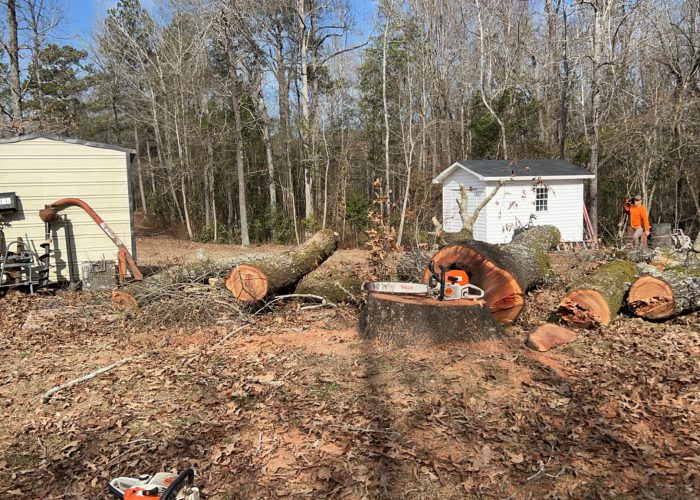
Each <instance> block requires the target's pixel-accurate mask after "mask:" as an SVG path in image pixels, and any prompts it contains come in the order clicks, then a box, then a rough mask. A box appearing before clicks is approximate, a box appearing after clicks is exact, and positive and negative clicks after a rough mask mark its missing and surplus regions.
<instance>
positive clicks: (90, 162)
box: [0, 138, 134, 280]
mask: <svg viewBox="0 0 700 500" xmlns="http://www.w3.org/2000/svg"><path fill="white" fill-rule="evenodd" d="M128 162H129V158H128V153H125V152H121V151H115V150H111V149H104V148H96V147H91V146H85V145H80V144H71V143H66V142H63V141H55V140H51V139H46V138H37V139H32V140H26V141H20V142H15V143H8V144H0V192H6V191H10V192H12V191H14V192H15V193H16V194H17V198H18V200H19V204H20V211H19V212H18V213H16V214H5V220H6V221H7V222H9V223H10V224H11V227H5V236H6V238H7V241H8V242H9V241H12V240H15V239H16V238H17V237H22V238H23V239H25V241H26V240H30V241H32V242H33V243H34V245H36V248H37V250H39V251H40V250H41V249H40V248H39V244H40V243H41V242H43V240H44V223H43V222H42V221H41V219H40V218H39V210H40V209H42V208H44V205H47V204H49V203H52V202H54V201H57V200H59V199H61V198H68V197H71V198H80V199H82V200H84V201H85V202H86V203H87V204H88V205H90V206H91V207H92V208H93V209H94V210H95V211H96V212H97V213H98V214H99V215H100V217H102V218H103V219H104V220H105V222H107V224H109V226H110V227H111V228H112V229H113V230H114V232H115V233H116V234H117V235H118V236H119V238H120V239H121V240H122V241H123V242H124V244H125V245H126V247H127V248H128V249H129V250H130V251H132V252H133V248H134V241H133V238H132V229H133V228H132V223H131V220H132V217H131V215H132V214H131V206H130V199H129V173H128ZM60 214H63V215H66V216H67V217H68V220H69V221H70V224H71V228H72V233H73V238H72V240H71V241H72V243H71V244H72V245H73V247H74V256H73V257H74V262H73V266H74V267H73V268H74V270H75V271H76V272H78V273H80V272H81V266H80V263H82V262H84V261H98V260H102V259H103V258H104V259H106V260H115V259H116V255H117V249H116V247H115V245H114V243H113V242H112V241H111V240H110V239H109V238H108V237H107V236H106V235H105V234H104V233H103V232H102V230H101V229H100V228H99V227H98V226H97V225H96V224H95V223H94V221H93V220H92V219H91V218H90V217H89V216H88V215H87V214H86V213H85V212H84V211H83V210H82V209H80V208H77V207H71V208H67V209H65V210H62V211H61V212H60ZM51 228H52V250H53V252H52V255H51V264H52V265H53V266H54V267H53V269H52V272H51V279H52V280H67V279H68V278H69V274H68V269H69V265H68V262H66V260H67V256H68V252H67V251H66V247H67V241H66V230H65V227H64V224H63V223H62V222H54V223H52V225H51Z"/></svg>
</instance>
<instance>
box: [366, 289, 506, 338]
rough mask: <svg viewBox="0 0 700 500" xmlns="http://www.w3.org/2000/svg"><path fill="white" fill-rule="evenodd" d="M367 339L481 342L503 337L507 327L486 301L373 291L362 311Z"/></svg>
mask: <svg viewBox="0 0 700 500" xmlns="http://www.w3.org/2000/svg"><path fill="white" fill-rule="evenodd" d="M359 329H360V333H361V335H362V337H363V338H365V339H367V340H374V339H376V340H379V341H381V342H389V343H392V344H395V345H397V346H399V347H401V346H406V345H426V344H428V345H429V344H439V343H443V342H452V341H472V342H474V341H481V340H491V339H498V338H501V337H502V334H503V329H502V327H501V326H500V325H499V324H498V322H497V321H496V320H495V319H494V317H493V315H492V314H491V311H490V310H489V307H488V305H487V304H486V302H485V301H484V300H468V299H460V300H435V299H431V298H429V297H422V296H411V295H394V294H388V293H370V294H369V295H368V297H367V303H366V304H365V307H364V308H363V309H362V312H361V314H360V323H359Z"/></svg>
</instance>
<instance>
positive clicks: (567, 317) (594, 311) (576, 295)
mask: <svg viewBox="0 0 700 500" xmlns="http://www.w3.org/2000/svg"><path fill="white" fill-rule="evenodd" d="M557 314H559V316H560V317H561V318H562V319H563V320H564V321H568V322H570V323H574V324H576V325H580V326H587V327H592V326H597V325H608V324H610V320H611V319H612V318H611V317H610V307H609V306H608V303H607V302H606V301H605V299H604V298H603V295H602V294H601V293H600V292H598V291H596V290H590V289H586V288H582V289H579V290H573V291H572V292H570V293H568V294H567V295H566V297H564V298H563V299H562V301H561V303H560V304H559V309H558V310H557Z"/></svg>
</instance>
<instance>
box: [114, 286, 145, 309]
mask: <svg viewBox="0 0 700 500" xmlns="http://www.w3.org/2000/svg"><path fill="white" fill-rule="evenodd" d="M112 305H113V306H114V308H115V309H119V310H120V311H136V310H138V308H139V304H138V302H136V299H135V298H134V296H133V295H131V294H130V293H129V292H125V291H123V290H114V291H113V292H112Z"/></svg>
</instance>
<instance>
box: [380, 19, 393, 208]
mask: <svg viewBox="0 0 700 500" xmlns="http://www.w3.org/2000/svg"><path fill="white" fill-rule="evenodd" d="M390 23H391V13H389V12H387V14H386V22H385V23H384V35H383V36H382V105H383V107H384V184H385V186H386V188H385V189H386V192H385V193H384V195H385V196H386V216H387V218H388V217H390V216H391V178H390V173H391V170H390V162H389V105H388V103H387V97H386V90H387V89H386V87H387V80H386V65H387V45H388V37H389V24H390Z"/></svg>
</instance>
